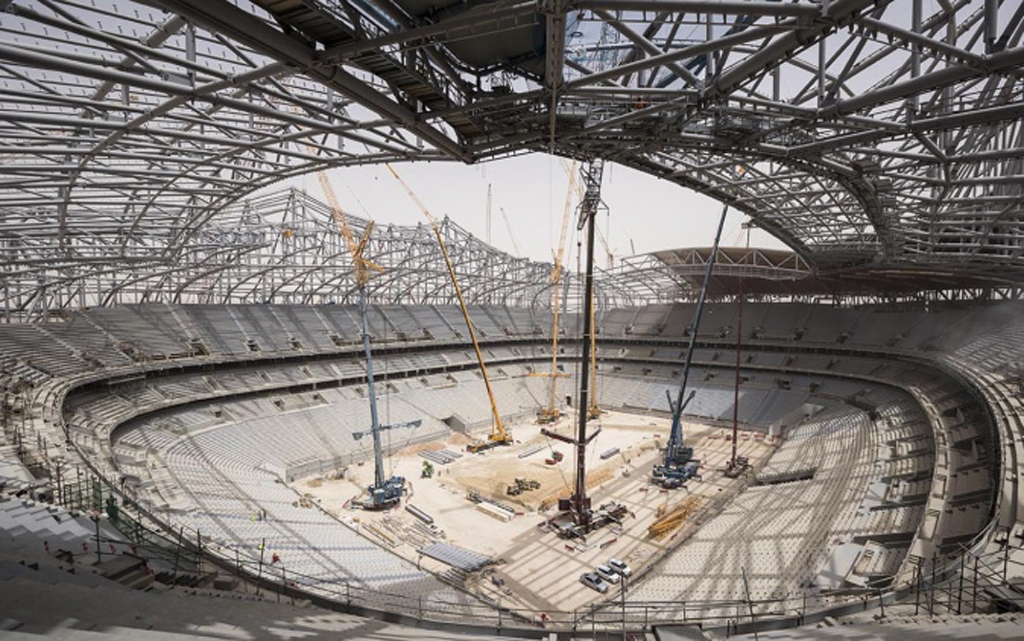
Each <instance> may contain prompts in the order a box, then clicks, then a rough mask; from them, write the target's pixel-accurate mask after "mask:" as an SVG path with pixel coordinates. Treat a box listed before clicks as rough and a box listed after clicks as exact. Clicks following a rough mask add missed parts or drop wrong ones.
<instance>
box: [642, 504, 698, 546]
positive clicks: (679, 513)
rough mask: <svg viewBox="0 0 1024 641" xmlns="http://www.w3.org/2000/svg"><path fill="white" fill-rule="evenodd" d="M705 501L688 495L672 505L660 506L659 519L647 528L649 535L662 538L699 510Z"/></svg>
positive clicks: (656, 538)
mask: <svg viewBox="0 0 1024 641" xmlns="http://www.w3.org/2000/svg"><path fill="white" fill-rule="evenodd" d="M701 503H703V501H702V500H701V499H700V498H698V497H696V496H688V497H686V498H685V499H683V500H682V501H680V502H679V503H676V504H675V505H674V506H672V507H668V506H664V505H663V506H661V507H659V508H658V512H657V519H656V520H655V521H654V523H651V525H650V526H649V527H648V528H647V536H649V537H651V538H652V539H655V540H661V539H663V538H665V537H666V536H668V535H669V534H670V533H671V532H672V531H673V530H675V529H676V528H678V527H679V526H680V525H682V524H683V521H685V520H686V518H687V517H688V516H690V515H691V514H693V513H694V512H696V511H697V508H699V507H700V506H701Z"/></svg>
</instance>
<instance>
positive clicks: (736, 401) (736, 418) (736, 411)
mask: <svg viewBox="0 0 1024 641" xmlns="http://www.w3.org/2000/svg"><path fill="white" fill-rule="evenodd" d="M749 252H750V227H747V253H748V260H749ZM739 299H740V300H739V312H738V315H737V316H738V318H737V320H736V388H735V389H734V390H733V402H732V459H731V462H730V464H729V467H731V468H733V469H736V443H737V441H738V440H739V429H740V427H739V426H740V353H741V352H742V351H743V273H742V272H741V273H740V295H739Z"/></svg>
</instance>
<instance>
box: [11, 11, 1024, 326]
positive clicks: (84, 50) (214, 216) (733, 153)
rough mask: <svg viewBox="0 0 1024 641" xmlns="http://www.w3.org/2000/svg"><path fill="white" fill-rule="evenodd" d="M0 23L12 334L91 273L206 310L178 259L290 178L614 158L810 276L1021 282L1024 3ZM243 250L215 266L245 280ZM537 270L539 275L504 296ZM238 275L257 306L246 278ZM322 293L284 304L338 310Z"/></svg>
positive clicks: (88, 14) (72, 17) (147, 16)
mask: <svg viewBox="0 0 1024 641" xmlns="http://www.w3.org/2000/svg"><path fill="white" fill-rule="evenodd" d="M0 8H2V9H3V10H4V12H5V13H3V14H0V15H2V17H0V166H2V168H3V170H2V178H0V251H2V252H3V255H4V267H5V272H6V273H7V274H12V275H13V276H12V277H8V278H7V279H5V283H6V284H5V288H6V290H5V293H4V297H5V301H6V306H7V308H8V309H9V310H13V312H15V313H26V312H27V311H28V310H29V309H42V308H47V307H49V306H50V305H51V300H54V301H56V302H57V303H59V304H69V302H68V300H67V299H69V298H72V297H74V296H82V295H85V294H82V293H77V292H79V291H81V288H78V290H76V289H75V288H73V287H72V288H68V289H65V290H60V288H59V287H56V286H55V284H56V283H59V282H70V281H68V280H67V279H71V280H73V279H74V278H75V274H76V273H79V272H82V271H88V270H98V269H99V268H98V267H96V266H95V264H106V265H108V267H107V269H108V270H109V271H110V273H111V277H112V278H113V277H114V275H115V274H116V275H117V277H119V278H127V279H129V280H133V281H134V282H136V283H138V284H139V287H145V288H147V291H146V292H141V293H140V294H139V295H140V297H141V298H145V297H147V296H148V297H158V298H159V297H174V296H178V295H184V294H185V293H186V292H188V294H189V295H190V296H192V295H195V296H197V297H199V298H201V296H199V294H196V293H195V291H194V289H195V288H199V287H201V286H200V285H199V284H194V285H185V286H183V285H182V283H181V282H179V280H178V279H177V278H178V277H176V276H174V275H172V274H171V272H174V270H175V269H176V268H175V266H174V261H178V260H182V257H183V256H188V255H195V256H199V255H200V254H201V253H202V252H201V251H199V250H196V247H199V246H202V245H203V243H204V242H206V241H209V237H210V235H211V234H215V233H217V228H216V227H215V224H216V223H217V221H218V220H219V219H218V216H219V215H220V212H222V211H223V210H224V208H225V207H226V206H227V205H229V204H231V203H236V202H238V201H239V200H240V199H241V198H243V197H244V196H246V195H248V194H250V193H251V192H253V191H254V190H256V189H259V188H261V187H264V186H266V185H269V184H271V183H274V182H276V181H278V180H281V179H282V178H285V177H288V176H294V175H299V174H302V173H306V172H310V171H313V170H315V169H319V168H323V167H344V166H351V165H359V164H367V163H379V162H385V161H403V160H404V161H417V160H441V159H444V160H454V161H460V162H477V161H482V160H487V159H490V158H495V157H500V156H504V155H509V154H516V153H526V152H549V153H557V154H561V155H566V156H573V157H580V158H587V157H594V156H600V157H603V158H606V159H609V160H613V161H615V162H618V163H621V164H625V165H628V166H632V167H635V168H638V169H641V170H643V171H646V172H649V173H651V174H653V175H655V176H658V177H661V178H664V179H667V180H670V181H674V182H676V183H678V184H680V185H683V186H687V187H691V188H693V189H695V190H697V191H700V192H702V193H705V194H708V195H710V196H712V197H715V198H717V199H719V200H721V201H724V202H728V203H729V204H730V205H731V206H733V207H735V208H737V209H739V210H741V211H743V212H744V213H746V214H749V215H750V216H751V217H752V218H753V221H754V223H755V224H757V225H759V226H760V227H762V228H764V229H766V230H768V231H770V232H771V233H773V234H774V235H776V236H777V237H778V238H780V239H781V240H783V241H784V242H785V243H786V244H787V245H789V246H790V247H791V248H792V249H793V250H794V251H796V252H797V253H798V254H799V255H800V257H801V258H802V259H803V260H805V261H806V262H807V263H808V265H810V266H811V268H812V269H814V270H815V271H816V272H817V273H819V274H828V273H834V272H836V271H839V270H847V269H850V268H856V269H860V270H866V271H869V272H876V273H892V272H899V273H900V274H901V275H903V276H905V275H906V274H907V273H908V272H916V273H921V274H930V275H932V276H934V275H936V274H938V275H941V276H942V277H945V278H950V277H953V278H955V277H956V276H957V275H963V276H964V277H965V278H971V279H974V282H977V280H978V279H982V280H987V281H990V282H992V283H994V284H1003V285H1006V284H1016V283H1019V282H1020V281H1021V280H1022V274H1024V256H1022V251H1024V245H1022V240H1021V237H1022V226H1024V210H1022V200H1024V191H1022V184H1024V166H1022V163H1024V140H1022V136H1024V134H1022V127H1021V123H1022V117H1024V100H1022V97H1021V92H1022V89H1024V83H1022V74H1024V71H1022V65H1024V46H1021V45H1022V43H1021V38H1022V34H1024V7H1022V5H1021V3H1019V2H1010V1H1000V0H974V1H971V0H936V2H927V3H925V2H923V0H900V1H898V2H893V1H888V0H818V1H812V0H795V1H792V2H782V1H771V0H749V1H740V0H733V1H726V0H721V1H719V0H575V1H574V0H539V1H538V0H529V1H528V0H496V1H491V2H486V1H485V2H450V3H448V4H445V0H442V1H441V2H436V1H434V0H432V1H431V2H426V1H424V0H293V1H284V0H253V1H250V0H233V1H228V0H146V1H145V2H138V1H128V0H124V1H122V0H118V1H117V2H116V3H115V2H114V1H113V0H59V1H58V0H14V1H11V0H6V1H0ZM926 9H927V12H926ZM666 224H671V212H666ZM238 233H239V234H240V235H244V233H246V232H245V231H244V230H242V229H239V230H238ZM333 242H334V241H326V240H321V244H322V245H323V246H324V247H327V246H328V245H330V244H331V243H333ZM381 242H384V241H381ZM243 244H244V243H243ZM325 251H327V250H325ZM244 253H245V252H244V251H242V250H240V249H237V250H236V249H235V247H234V246H231V247H230V248H227V249H224V248H221V250H219V251H218V250H217V249H213V248H211V249H210V250H209V253H208V254H207V255H204V256H203V258H202V259H201V260H204V261H205V264H207V265H209V268H210V270H211V272H214V273H220V274H221V275H222V277H221V280H222V281H223V282H224V283H227V282H228V281H227V280H225V276H226V275H227V274H229V273H233V272H232V269H233V267H232V266H231V265H230V262H231V261H232V260H236V261H237V257H238V256H239V255H242V254H244ZM197 259H198V258H197ZM160 269H165V270H168V272H169V273H168V275H167V276H166V278H164V279H154V278H153V277H152V276H151V274H153V273H156V272H158V271H159V270H160ZM137 270H138V271H137ZM434 271H436V270H434ZM282 273H283V272H282ZM518 276H528V277H531V278H532V272H522V273H513V274H510V275H509V278H508V279H505V280H503V281H500V282H501V283H502V285H503V284H504V283H509V282H511V278H513V277H518ZM235 277H237V278H238V279H239V281H238V284H237V285H236V286H234V289H236V290H242V291H245V290H246V288H249V287H253V285H252V284H251V283H253V282H254V277H253V276H252V274H251V273H250V272H249V271H247V270H246V269H242V268H239V269H238V270H237V274H235ZM282 278H286V277H284V276H282ZM315 278H317V277H314V276H313V275H308V276H307V277H305V279H304V278H303V277H296V279H294V280H292V281H290V282H292V283H303V286H308V287H312V289H310V290H309V291H321V290H323V287H324V286H325V285H324V283H321V282H314V280H315ZM327 278H329V277H327ZM62 279H63V280H62ZM199 280H202V278H200V279H199ZM255 280H259V281H260V282H263V281H262V280H260V279H255ZM426 280H429V277H428V278H427V279H426ZM198 282H199V281H197V283H198ZM327 282H331V281H329V280H328V281H327ZM336 282H337V284H338V285H339V289H338V290H337V291H338V292H341V294H342V295H343V294H344V287H345V285H344V284H342V283H341V282H340V281H336ZM260 286H262V285H260ZM130 287H131V286H130V285H126V286H124V287H121V288H119V289H118V291H123V290H125V288H130ZM156 287H168V288H170V289H169V290H168V291H165V292H162V293H161V292H150V291H148V289H149V288H156ZM216 287H227V288H231V287H232V285H230V284H229V285H223V284H218V285H217V286H216ZM317 287H319V288H320V289H319V290H317V289H316V288H317ZM423 287H424V288H425V289H423V290H419V289H416V286H412V287H411V289H410V291H411V292H415V293H414V294H413V295H412V296H413V299H417V300H427V299H428V298H429V295H428V294H427V293H426V292H429V291H430V286H429V285H424V286H423ZM510 287H512V288H513V289H515V290H516V291H521V290H522V289H523V285H522V284H517V285H510ZM41 288H42V289H45V290H46V291H45V292H40V291H37V290H39V289H41ZM281 291H285V290H284V289H282V290H281ZM437 291H440V290H439V289H438V290H437ZM96 295H97V296H98V297H99V298H103V297H107V298H110V296H109V293H108V292H100V293H98V294H96ZM246 295H247V296H250V297H252V298H258V295H257V294H256V293H255V291H254V292H253V293H250V294H246ZM332 295H334V296H337V295H338V294H337V293H335V294H332ZM516 296H517V294H508V295H507V296H505V299H507V300H511V299H515V297H516ZM418 297H419V298H418ZM115 298H116V296H115ZM486 298H487V296H486V295H484V294H481V295H480V300H484V299H486ZM58 299H59V300H58ZM70 304H75V303H73V302H72V303H70Z"/></svg>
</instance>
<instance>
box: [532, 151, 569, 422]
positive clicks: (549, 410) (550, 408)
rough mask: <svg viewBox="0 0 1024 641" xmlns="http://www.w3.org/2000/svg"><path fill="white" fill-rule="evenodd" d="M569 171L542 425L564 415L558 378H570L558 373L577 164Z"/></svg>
mask: <svg viewBox="0 0 1024 641" xmlns="http://www.w3.org/2000/svg"><path fill="white" fill-rule="evenodd" d="M568 171H569V191H568V192H567V193H566V194H565V207H564V208H563V211H562V230H561V233H560V234H559V237H558V246H557V248H556V251H555V255H554V264H553V265H552V266H551V273H550V274H548V282H549V283H551V372H550V373H549V374H547V376H550V377H551V384H550V386H549V388H548V389H549V393H548V404H547V407H542V408H540V409H539V410H537V422H538V423H541V424H543V423H551V422H554V421H557V420H558V417H559V416H561V415H562V412H561V410H559V408H558V378H559V377H560V376H568V375H567V374H559V372H558V336H559V333H560V330H561V326H560V325H559V320H558V319H559V311H560V305H559V303H560V301H561V295H562V288H561V284H562V272H563V268H562V260H563V258H564V256H565V239H566V235H567V232H568V230H569V214H570V213H571V212H572V192H573V188H574V186H575V176H574V174H575V172H576V163H575V162H573V167H572V169H570V170H568ZM537 376H544V374H537Z"/></svg>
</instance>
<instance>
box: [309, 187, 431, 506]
mask: <svg viewBox="0 0 1024 641" xmlns="http://www.w3.org/2000/svg"><path fill="white" fill-rule="evenodd" d="M317 177H318V178H319V180H320V186H321V187H322V188H323V190H324V195H325V196H326V197H327V202H328V204H330V207H331V216H332V217H333V218H334V222H335V223H337V225H338V229H339V231H341V235H342V238H344V239H345V245H346V246H347V247H348V251H349V254H350V255H351V256H352V267H353V274H354V276H355V281H356V288H357V289H358V290H359V321H360V324H361V325H362V327H361V329H362V333H363V351H364V352H365V354H366V387H367V395H368V396H369V399H370V429H369V430H368V432H367V431H363V432H355V433H353V434H352V437H353V438H355V439H356V440H358V439H360V438H362V437H363V436H365V435H366V434H367V433H369V434H370V435H371V436H372V437H373V462H374V468H373V485H371V486H369V487H367V488H366V490H367V493H368V494H369V497H368V498H367V499H366V500H365V501H363V503H362V506H363V507H364V508H366V509H368V510H382V509H386V508H389V507H392V506H394V505H397V504H398V503H399V502H401V500H402V494H403V493H404V492H405V478H403V477H401V476H392V477H390V478H384V477H385V473H384V453H383V451H382V447H381V442H380V433H381V432H382V431H384V430H392V429H400V428H405V427H412V428H415V427H419V425H420V424H421V423H422V421H420V420H415V421H411V422H406V423H396V424H393V425H381V424H380V422H379V420H378V418H377V393H376V389H375V386H374V380H373V353H372V352H371V350H370V329H369V323H367V320H366V285H367V283H369V281H370V273H371V271H376V272H383V271H384V270H383V269H382V268H381V267H380V266H379V265H376V264H375V263H373V262H372V261H371V260H369V259H368V258H367V257H366V256H365V252H366V248H367V245H368V244H369V242H370V233H371V232H372V231H373V221H372V220H371V221H369V222H368V223H367V225H366V229H365V230H364V231H363V235H362V237H361V238H359V239H358V240H356V237H355V234H354V233H353V232H352V228H351V227H350V226H349V224H348V217H347V216H346V215H345V212H344V210H343V209H342V208H341V205H340V204H339V203H338V197H337V196H335V194H334V189H333V188H332V187H331V183H330V181H329V180H328V178H327V174H326V173H325V172H323V171H321V172H320V173H319V174H318V176H317Z"/></svg>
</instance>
